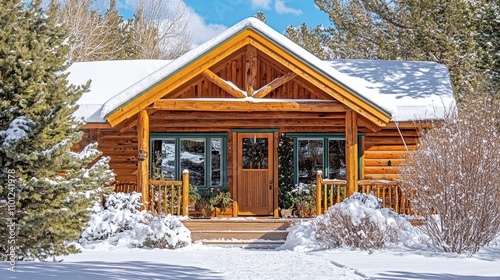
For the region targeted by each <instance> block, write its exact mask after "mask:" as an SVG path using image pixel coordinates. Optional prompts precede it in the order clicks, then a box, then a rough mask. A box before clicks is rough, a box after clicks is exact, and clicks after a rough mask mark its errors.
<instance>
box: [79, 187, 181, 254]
mask: <svg viewBox="0 0 500 280" xmlns="http://www.w3.org/2000/svg"><path fill="white" fill-rule="evenodd" d="M140 201H141V194H139V193H135V192H134V193H130V194H129V193H112V194H111V195H109V196H107V197H106V204H105V207H104V208H102V207H100V208H97V209H95V208H94V211H95V213H94V214H93V215H92V217H91V220H90V221H89V222H88V224H87V225H88V226H87V228H86V229H85V230H84V231H83V233H82V236H81V239H80V243H81V244H82V245H83V246H84V247H88V248H95V247H99V246H101V245H102V244H100V243H106V244H109V245H112V246H117V247H129V248H130V247H139V248H142V247H147V248H169V249H175V248H180V247H185V246H187V245H189V244H191V232H190V231H189V230H188V229H187V228H186V227H185V226H184V225H183V224H182V222H181V221H180V220H179V219H178V218H177V217H174V216H171V215H168V216H164V217H158V216H153V215H151V214H150V213H148V212H146V211H139V209H140V206H141V203H140Z"/></svg>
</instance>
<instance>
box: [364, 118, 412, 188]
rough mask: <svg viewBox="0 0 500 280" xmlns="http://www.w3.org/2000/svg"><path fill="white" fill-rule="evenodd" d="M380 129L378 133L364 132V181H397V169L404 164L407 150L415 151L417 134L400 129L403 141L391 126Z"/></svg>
mask: <svg viewBox="0 0 500 280" xmlns="http://www.w3.org/2000/svg"><path fill="white" fill-rule="evenodd" d="M389 127H390V128H385V129H382V130H381V131H379V132H365V137H364V141H363V149H364V152H363V154H362V156H363V161H362V163H363V175H364V177H363V178H362V179H365V180H398V179H399V170H398V167H399V166H401V165H403V164H405V161H406V160H405V158H406V157H407V155H408V152H407V151H406V147H405V145H404V142H406V146H407V148H408V150H415V149H416V145H417V141H418V133H417V130H416V129H415V128H412V129H408V128H403V129H401V134H402V135H403V138H404V142H403V139H402V138H401V135H400V134H399V131H398V130H397V129H396V128H395V127H394V126H393V125H391V126H389Z"/></svg>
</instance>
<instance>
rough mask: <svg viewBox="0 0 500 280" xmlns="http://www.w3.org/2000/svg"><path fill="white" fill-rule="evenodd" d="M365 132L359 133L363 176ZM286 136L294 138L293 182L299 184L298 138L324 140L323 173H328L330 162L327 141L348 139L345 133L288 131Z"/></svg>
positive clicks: (359, 161)
mask: <svg viewBox="0 0 500 280" xmlns="http://www.w3.org/2000/svg"><path fill="white" fill-rule="evenodd" d="M364 135H365V134H364V133H358V163H359V164H358V176H361V174H362V168H363V167H362V164H361V163H362V159H363V157H362V156H363V155H362V146H363V145H362V144H363V143H362V141H363V136H364ZM285 136H286V137H289V138H292V139H293V184H294V185H297V184H298V179H299V178H298V175H299V173H298V172H299V170H298V151H297V147H298V140H299V138H301V139H316V140H323V174H327V168H329V166H327V164H325V163H328V153H327V151H328V147H327V146H328V145H325V143H328V140H331V139H335V140H346V139H345V133H286V134H285ZM359 178H361V177H359Z"/></svg>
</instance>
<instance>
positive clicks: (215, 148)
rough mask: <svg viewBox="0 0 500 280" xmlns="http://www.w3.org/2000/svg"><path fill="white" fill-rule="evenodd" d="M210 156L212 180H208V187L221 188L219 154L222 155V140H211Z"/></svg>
mask: <svg viewBox="0 0 500 280" xmlns="http://www.w3.org/2000/svg"><path fill="white" fill-rule="evenodd" d="M210 151H211V152H210V156H211V162H212V166H211V174H212V178H211V180H210V186H209V187H216V188H222V176H221V169H222V162H221V158H222V157H221V154H222V139H220V138H213V139H211V141H210Z"/></svg>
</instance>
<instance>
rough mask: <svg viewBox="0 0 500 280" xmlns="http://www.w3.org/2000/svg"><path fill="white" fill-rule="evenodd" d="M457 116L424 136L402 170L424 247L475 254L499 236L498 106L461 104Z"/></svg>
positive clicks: (482, 102)
mask: <svg viewBox="0 0 500 280" xmlns="http://www.w3.org/2000/svg"><path fill="white" fill-rule="evenodd" d="M461 105H462V106H463V107H462V108H461V110H460V112H459V115H458V117H455V118H448V119H446V120H444V122H443V123H441V124H440V125H438V126H437V127H435V128H433V129H432V130H430V131H428V132H427V133H424V134H423V137H422V138H421V143H420V144H419V147H418V149H417V150H416V151H415V152H414V153H412V154H411V156H410V158H409V162H408V165H407V166H405V167H404V168H402V170H401V178H402V180H403V182H404V187H405V188H406V191H408V192H414V194H415V195H414V199H413V200H412V202H413V208H414V210H416V212H417V213H418V214H419V215H421V216H423V217H424V218H425V222H424V225H423V226H422V231H423V232H424V233H425V234H426V235H428V236H429V239H427V240H426V242H427V243H428V244H429V245H430V246H432V247H434V248H437V249H438V250H441V251H444V252H456V253H459V254H460V253H468V254H473V253H475V252H477V251H478V250H479V249H480V248H481V247H482V246H485V245H487V244H488V243H489V242H491V241H492V240H493V239H494V238H495V237H496V236H498V235H499V234H500V188H499V186H500V133H499V124H500V105H499V104H498V101H497V103H495V101H492V100H490V99H489V98H477V99H475V100H473V101H469V102H463V103H462V104H461Z"/></svg>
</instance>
